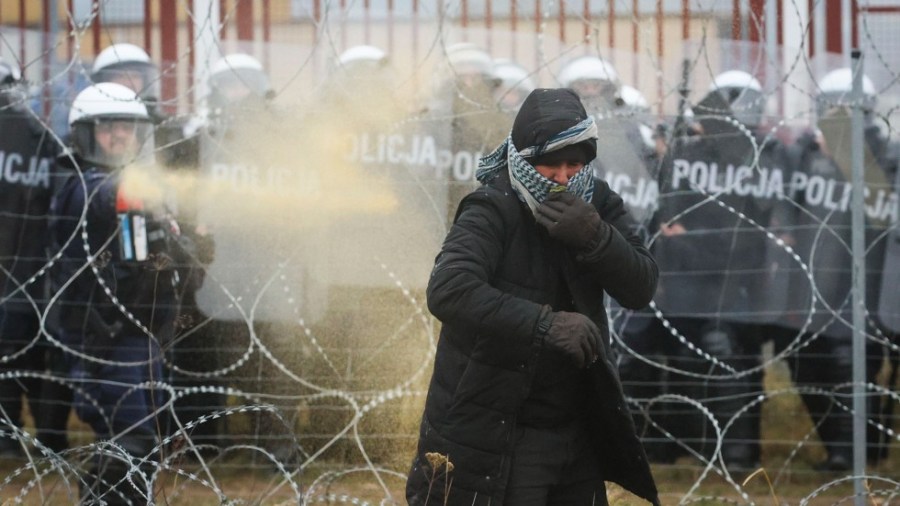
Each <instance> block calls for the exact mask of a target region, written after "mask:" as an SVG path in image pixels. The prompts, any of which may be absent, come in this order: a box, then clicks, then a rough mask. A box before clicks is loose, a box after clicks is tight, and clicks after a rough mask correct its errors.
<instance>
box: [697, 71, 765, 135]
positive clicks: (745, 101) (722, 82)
mask: <svg viewBox="0 0 900 506" xmlns="http://www.w3.org/2000/svg"><path fill="white" fill-rule="evenodd" d="M708 91H709V93H718V94H719V95H720V96H721V97H722V98H723V99H725V102H726V103H728V105H729V106H730V108H731V112H732V114H733V115H734V118H735V119H736V120H738V121H740V122H741V123H743V124H744V125H745V126H747V127H749V128H756V127H758V126H759V125H761V124H762V118H763V113H764V112H765V109H766V97H765V95H764V94H763V87H762V85H761V84H760V82H759V80H758V79H756V78H755V77H753V76H752V75H751V74H750V73H748V72H745V71H743V70H728V71H725V72H722V73H721V74H718V75H717V76H716V77H715V78H714V79H713V81H712V82H711V83H710V85H709V90H708Z"/></svg>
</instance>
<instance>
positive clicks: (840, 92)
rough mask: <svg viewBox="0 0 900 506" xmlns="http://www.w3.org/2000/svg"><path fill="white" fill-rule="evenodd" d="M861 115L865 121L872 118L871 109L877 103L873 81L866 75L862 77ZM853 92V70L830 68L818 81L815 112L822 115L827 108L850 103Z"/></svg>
mask: <svg viewBox="0 0 900 506" xmlns="http://www.w3.org/2000/svg"><path fill="white" fill-rule="evenodd" d="M862 91H863V98H862V106H863V116H864V117H865V119H866V121H867V122H870V121H871V120H872V119H873V111H874V109H875V105H876V104H877V103H878V95H877V93H876V90H875V83H873V82H872V80H871V79H869V77H868V76H866V75H863V77H862ZM852 93H853V70H852V69H850V68H849V67H845V68H840V69H837V70H832V71H831V72H829V73H827V74H825V77H823V78H822V79H821V80H820V81H819V92H818V93H817V94H816V112H817V114H818V116H819V117H820V118H821V117H823V116H824V115H825V114H826V113H827V111H828V109H831V108H833V107H840V106H848V105H851V103H852V100H851V98H850V97H851V96H852Z"/></svg>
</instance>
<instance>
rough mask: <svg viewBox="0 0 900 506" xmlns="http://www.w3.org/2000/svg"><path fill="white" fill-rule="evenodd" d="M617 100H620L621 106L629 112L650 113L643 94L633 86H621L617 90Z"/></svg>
mask: <svg viewBox="0 0 900 506" xmlns="http://www.w3.org/2000/svg"><path fill="white" fill-rule="evenodd" d="M619 98H621V99H622V106H623V107H624V108H626V109H627V110H628V111H630V112H634V113H647V112H650V104H649V103H648V102H647V99H646V98H645V97H644V94H643V93H641V92H640V91H639V90H638V89H637V88H635V87H634V86H628V85H627V84H623V85H622V87H621V88H620V89H619Z"/></svg>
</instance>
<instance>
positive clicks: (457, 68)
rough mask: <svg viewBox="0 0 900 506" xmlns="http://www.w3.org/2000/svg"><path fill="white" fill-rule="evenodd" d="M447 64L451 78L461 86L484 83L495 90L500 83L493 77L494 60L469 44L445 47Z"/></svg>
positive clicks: (477, 47)
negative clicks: (461, 84) (460, 83)
mask: <svg viewBox="0 0 900 506" xmlns="http://www.w3.org/2000/svg"><path fill="white" fill-rule="evenodd" d="M447 64H448V65H449V67H450V74H451V76H450V77H451V78H452V79H454V80H457V81H460V82H462V83H463V84H471V85H474V84H480V83H484V84H487V85H489V86H490V87H491V88H496V87H497V86H498V85H499V84H500V82H499V80H498V79H496V78H495V77H494V75H493V68H494V60H493V58H491V55H489V54H488V53H487V51H485V50H484V49H481V48H480V47H479V46H477V45H476V44H473V43H471V42H460V43H457V44H452V45H450V46H448V47H447Z"/></svg>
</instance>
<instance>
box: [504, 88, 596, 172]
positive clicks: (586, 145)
mask: <svg viewBox="0 0 900 506" xmlns="http://www.w3.org/2000/svg"><path fill="white" fill-rule="evenodd" d="M586 119H587V112H585V110H584V105H582V104H581V99H579V98H578V95H576V94H575V92H574V91H572V90H570V89H568V88H538V89H536V90H534V91H532V92H531V93H530V94H529V95H528V97H526V98H525V101H524V102H522V107H521V108H519V113H518V114H517V115H516V119H515V121H514V122H513V127H512V142H513V145H514V146H515V147H516V149H519V150H522V149H525V148H527V147H529V146H540V145H542V144H544V143H546V142H547V141H548V140H550V138H551V137H553V136H554V135H556V134H558V133H560V132H562V131H564V130H567V129H569V128H571V127H573V126H575V125H577V124H578V123H581V122H582V121H584V120H586ZM568 148H577V149H578V150H579V151H582V152H583V154H584V156H586V157H587V160H586V161H585V163H587V162H589V161H591V160H593V159H594V158H596V157H597V142H596V141H594V140H590V141H582V142H580V143H578V144H575V145H572V146H566V147H564V148H563V149H560V150H557V152H562V151H566V150H568ZM555 154H556V152H553V153H545V154H544V155H542V156H541V157H540V160H541V162H545V161H546V160H551V159H550V158H547V159H546V160H545V157H549V156H551V155H555ZM572 155H573V152H572V151H571V150H568V152H567V153H565V154H563V153H560V155H558V156H563V158H561V159H555V160H552V161H561V160H565V159H568V160H569V161H572V160H580V159H581V158H571V156H572ZM529 162H531V163H532V164H534V162H535V160H533V159H532V160H529Z"/></svg>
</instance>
